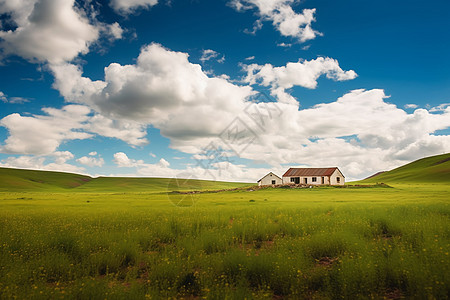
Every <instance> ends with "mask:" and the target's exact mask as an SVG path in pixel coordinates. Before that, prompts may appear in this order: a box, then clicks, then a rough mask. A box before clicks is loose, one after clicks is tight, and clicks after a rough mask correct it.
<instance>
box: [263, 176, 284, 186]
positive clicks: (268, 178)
mask: <svg viewBox="0 0 450 300" xmlns="http://www.w3.org/2000/svg"><path fill="white" fill-rule="evenodd" d="M272 180H275V184H281V183H282V180H281V178H279V177H278V176H276V175H274V174H271V173H269V174H267V175H266V176H264V177H263V178H261V180H260V181H259V182H258V185H272Z"/></svg>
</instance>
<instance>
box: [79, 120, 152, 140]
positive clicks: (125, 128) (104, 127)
mask: <svg viewBox="0 0 450 300" xmlns="http://www.w3.org/2000/svg"><path fill="white" fill-rule="evenodd" d="M146 128H147V126H146V125H144V124H142V123H139V122H134V121H130V120H113V119H110V118H106V117H104V116H102V115H99V114H97V115H95V116H93V117H92V118H91V119H90V121H89V124H88V125H87V127H86V130H89V131H90V132H93V133H96V134H98V135H101V136H105V137H110V138H116V139H119V140H122V141H124V142H126V143H128V144H129V145H131V146H144V145H146V144H148V143H149V141H148V140H147V138H146V137H145V136H146V135H147V130H146Z"/></svg>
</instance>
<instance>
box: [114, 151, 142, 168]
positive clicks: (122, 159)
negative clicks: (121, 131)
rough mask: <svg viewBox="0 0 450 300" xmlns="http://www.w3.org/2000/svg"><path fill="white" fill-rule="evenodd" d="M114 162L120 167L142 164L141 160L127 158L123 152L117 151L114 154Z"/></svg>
mask: <svg viewBox="0 0 450 300" xmlns="http://www.w3.org/2000/svg"><path fill="white" fill-rule="evenodd" d="M114 163H115V164H116V165H117V166H118V167H120V168H130V167H136V166H139V165H142V164H143V163H144V161H143V160H134V159H129V158H128V156H127V155H126V154H125V153H123V152H117V153H115V154H114Z"/></svg>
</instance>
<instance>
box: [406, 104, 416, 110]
mask: <svg viewBox="0 0 450 300" xmlns="http://www.w3.org/2000/svg"><path fill="white" fill-rule="evenodd" d="M404 107H405V108H406V109H408V108H418V107H419V106H418V105H417V104H405V106H404Z"/></svg>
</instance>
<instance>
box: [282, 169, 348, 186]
mask: <svg viewBox="0 0 450 300" xmlns="http://www.w3.org/2000/svg"><path fill="white" fill-rule="evenodd" d="M282 181H283V184H311V185H344V184H345V177H344V174H342V172H341V171H340V170H339V168H337V167H333V168H290V169H289V170H287V171H286V173H284V175H283V179H282Z"/></svg>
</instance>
